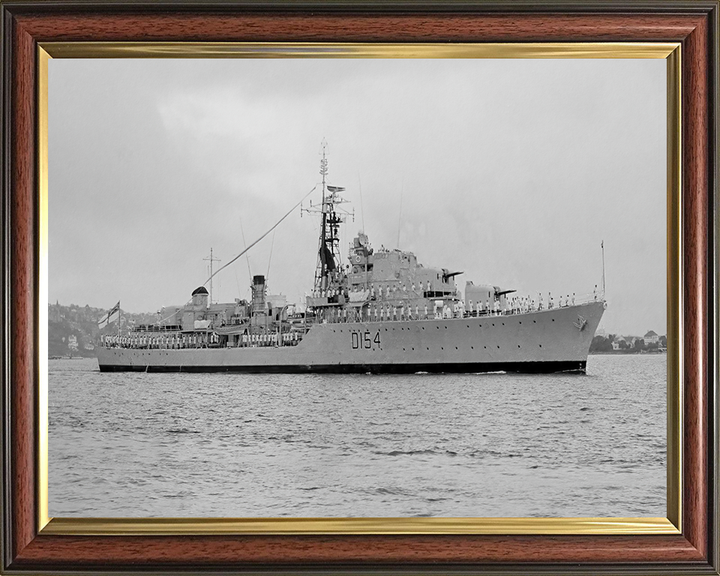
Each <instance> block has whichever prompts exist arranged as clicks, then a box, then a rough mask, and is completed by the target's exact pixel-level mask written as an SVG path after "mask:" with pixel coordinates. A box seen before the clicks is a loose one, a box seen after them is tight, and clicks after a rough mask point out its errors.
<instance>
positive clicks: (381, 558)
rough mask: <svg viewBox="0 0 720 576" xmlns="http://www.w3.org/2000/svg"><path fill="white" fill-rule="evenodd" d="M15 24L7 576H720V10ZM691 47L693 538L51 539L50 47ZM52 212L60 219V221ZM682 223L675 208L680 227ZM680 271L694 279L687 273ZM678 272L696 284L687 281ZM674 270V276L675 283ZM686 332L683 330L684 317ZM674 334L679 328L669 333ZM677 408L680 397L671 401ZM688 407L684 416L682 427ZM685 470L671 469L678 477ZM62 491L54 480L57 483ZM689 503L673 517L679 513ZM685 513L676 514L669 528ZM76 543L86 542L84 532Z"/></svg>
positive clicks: (157, 17) (180, 7)
mask: <svg viewBox="0 0 720 576" xmlns="http://www.w3.org/2000/svg"><path fill="white" fill-rule="evenodd" d="M1 9H2V86H1V91H2V130H3V132H2V142H3V156H2V171H1V174H2V201H3V204H2V219H3V228H2V229H3V235H2V258H3V266H2V274H3V283H2V284H3V307H2V312H1V313H0V314H2V317H3V328H4V335H3V338H2V343H3V347H2V368H3V375H2V383H3V396H2V402H3V411H2V414H3V436H2V438H3V444H2V449H3V459H2V462H3V468H2V472H3V476H2V483H3V503H2V504H3V505H2V509H3V523H2V531H3V532H2V546H3V549H2V564H1V565H0V567H1V568H2V571H3V572H7V573H13V574H15V573H37V572H38V571H42V572H47V573H59V572H61V571H65V572H66V571H73V572H81V571H87V572H94V573H96V572H110V571H125V572H128V571H129V572H132V571H188V570H189V571H193V572H198V571H222V572H251V573H268V572H273V573H289V572H293V573H298V572H308V573H337V572H347V573H368V572H397V573H402V572H418V573H431V572H454V571H457V572H470V573H479V572H483V573H515V572H523V573H527V572H565V573H569V572H572V573H599V572H604V573H621V572H622V573H630V572H636V573H637V572H642V573H650V572H652V573H666V574H680V573H690V572H692V573H699V574H718V573H719V572H718V566H719V565H720V564H719V561H718V555H719V554H720V546H719V543H718V508H717V503H718V488H717V480H718V478H717V461H718V426H717V425H718V421H717V415H718V403H717V402H718V395H717V361H718V354H717V319H718V317H717V314H718V310H717V303H718V291H717V290H718V282H717V248H716V242H717V239H716V234H717V208H716V199H717V167H718V161H717V151H718V148H717V73H718V57H717V49H718V46H717V43H718V36H717V26H718V2H717V1H711V2H705V1H698V2H685V1H678V0H670V1H667V2H665V1H657V2H650V3H648V2H635V3H630V2H627V1H621V2H609V3H608V2H595V1H592V2H583V3H574V2H567V3H565V2H563V3H559V2H556V3H543V4H525V3H518V2H513V3H484V2H453V3H442V4H441V3H439V2H438V3H436V2H430V3H428V2H409V3H390V2H325V3H316V4H312V3H302V4H297V3H292V2H289V1H288V2H274V3H268V2H228V3H211V2H197V1H195V2H162V1H160V0H148V1H145V2H143V1H138V2H122V3H112V2H98V1H95V0H90V1H87V2H86V1H82V0H76V1H66V0H59V1H57V2H41V1H37V0H35V1H27V2H25V1H14V0H11V1H5V2H2V4H1ZM139 41H141V42H145V43H147V42H151V43H153V42H157V43H170V42H205V43H211V42H213V43H215V42H219V43H222V42H254V43H260V42H275V43H279V42H283V43H287V42H291V43H299V42H303V43H305V42H309V43H318V42H323V43H404V44H413V43H518V44H521V45H522V44H529V43H537V42H543V43H550V42H553V43H561V42H564V43H575V42H588V43H603V42H615V43H617V42H653V43H678V44H679V47H680V50H679V52H677V53H676V54H677V58H678V61H677V62H671V63H670V65H673V66H674V65H677V66H679V70H680V71H681V90H680V91H679V92H678V96H679V101H678V105H679V110H680V111H681V113H680V115H679V117H678V122H679V124H680V125H681V126H682V129H681V132H680V138H679V139H678V142H677V150H669V156H672V155H673V154H676V155H677V157H679V158H681V159H682V161H681V168H682V170H681V171H674V168H673V163H672V162H669V164H668V171H669V173H668V179H669V181H672V180H673V178H675V179H677V181H678V182H677V184H678V187H679V188H680V189H681V190H682V195H681V196H680V198H681V204H680V206H678V209H679V214H677V217H678V222H679V223H680V230H679V234H680V245H682V247H683V250H682V253H677V254H670V255H669V264H670V265H669V271H670V272H672V271H677V273H678V274H679V275H680V277H679V278H678V279H677V284H678V286H679V290H678V296H679V298H680V299H681V300H680V307H681V310H682V316H681V317H682V326H680V327H676V328H678V334H679V335H681V339H679V341H678V343H677V345H678V349H679V356H680V359H681V362H680V363H679V364H678V370H679V374H680V380H681V382H682V386H681V388H679V389H681V390H682V397H681V398H679V400H680V402H678V404H679V405H678V406H676V407H675V408H677V412H678V414H679V415H680V416H679V417H680V419H681V420H682V437H681V438H680V440H679V442H678V444H679V445H678V446H677V447H676V448H677V453H678V455H679V461H678V462H676V464H677V469H678V472H679V473H678V479H677V480H678V484H679V485H681V486H682V489H681V490H679V495H680V499H681V501H678V502H677V503H676V504H677V510H678V515H677V517H676V518H674V517H670V521H671V523H672V524H673V525H674V526H679V529H673V530H658V531H656V532H655V533H652V531H648V530H645V531H643V530H641V529H638V530H633V528H632V526H630V527H627V526H626V530H625V533H622V531H617V530H615V531H612V530H608V531H602V530H601V531H599V532H598V531H593V530H587V531H585V532H584V533H579V532H578V531H577V530H575V531H573V526H576V527H577V526H580V525H582V524H575V525H573V524H572V523H566V524H565V526H564V527H563V525H562V523H560V524H559V525H558V526H555V528H554V529H552V528H546V529H545V530H539V531H536V532H535V533H527V532H523V531H522V530H514V529H513V527H512V526H508V525H503V524H502V523H500V522H498V523H496V525H495V528H493V527H492V525H491V526H490V529H488V530H484V531H482V530H481V531H477V530H476V531H474V532H473V531H472V530H470V531H464V530H463V529H462V526H459V527H458V526H455V527H451V528H450V529H445V530H442V529H436V530H432V529H430V530H425V531H419V530H417V529H413V528H412V527H411V528H410V529H408V530H403V529H402V528H400V529H394V530H388V531H382V530H377V529H376V528H375V529H371V530H355V531H353V530H347V529H346V530H344V531H343V530H335V531H333V530H318V529H316V528H315V529H313V528H312V527H310V528H308V527H303V526H299V527H298V526H296V527H295V528H292V529H289V530H286V531H285V532H284V533H279V532H277V531H273V530H265V529H262V528H261V529H259V530H256V531H252V530H245V531H242V530H240V531H238V530H237V528H233V527H230V528H229V529H223V526H222V523H216V524H215V525H213V526H211V528H210V529H207V530H203V531H201V532H202V533H199V532H198V531H197V530H195V527H194V526H193V525H192V523H190V525H189V526H188V525H187V524H183V523H176V525H174V527H169V526H168V525H167V523H166V524H164V525H162V524H159V525H155V526H153V525H152V523H150V525H149V527H147V523H145V524H146V528H145V529H142V526H143V522H142V521H139V522H136V523H134V524H133V523H130V524H122V523H117V522H115V523H112V522H108V523H107V525H105V526H104V527H103V526H100V527H98V525H97V524H96V525H95V527H94V528H93V527H89V528H86V529H84V530H83V529H82V526H80V525H77V524H76V525H74V530H70V529H66V530H63V528H62V526H60V527H59V528H58V527H57V526H55V527H53V525H52V524H49V525H47V526H46V525H45V522H44V521H43V518H44V516H46V515H47V511H46V510H43V509H42V508H43V506H44V505H46V501H45V503H43V499H42V498H41V494H40V491H41V490H40V489H39V488H38V486H40V485H41V482H40V480H41V479H42V476H43V474H46V473H47V470H46V468H45V464H44V463H43V461H42V457H41V456H42V454H43V450H45V451H46V450H47V446H46V445H44V443H45V441H46V436H44V434H46V428H45V429H43V421H42V416H41V411H40V409H39V407H40V406H41V405H42V403H43V390H42V388H41V384H40V383H41V381H42V379H43V378H42V374H41V352H42V348H41V346H39V345H38V342H39V341H40V340H41V338H42V335H43V334H44V332H43V328H42V325H41V324H42V321H43V318H45V320H46V317H45V314H46V311H43V310H41V305H40V304H39V302H40V294H41V292H42V290H43V288H42V286H41V283H42V282H41V277H42V274H41V271H40V268H41V262H40V260H41V255H40V252H41V241H40V237H41V231H42V229H43V226H45V227H46V226H47V223H46V222H43V221H42V219H41V215H42V214H43V212H42V210H41V201H42V199H41V197H40V195H39V192H38V190H40V189H41V188H42V186H43V185H44V186H45V187H46V186H47V182H46V181H45V182H44V183H43V179H46V176H47V170H46V168H45V167H44V166H43V165H42V162H41V161H40V160H42V159H43V158H45V157H46V150H43V147H44V146H46V142H43V138H42V137H41V135H42V134H43V121H44V119H43V117H42V116H43V114H42V110H43V109H44V108H43V106H46V104H47V103H46V102H42V93H41V92H40V91H39V90H38V86H39V84H40V82H41V76H42V74H43V65H46V61H45V60H44V57H43V45H44V44H48V43H52V44H54V45H55V46H56V48H57V47H58V46H60V47H62V46H64V49H65V50H73V45H75V46H78V44H77V43H81V42H96V43H97V42H104V43H108V42H111V43H112V42H139ZM45 213H46V212H45ZM669 218H670V219H672V218H673V215H672V210H671V211H670V212H669ZM673 257H675V258H676V259H677V260H681V263H680V265H679V266H674V265H673V264H672V262H671V261H672V259H673ZM680 270H681V271H682V272H681V273H680ZM670 272H669V273H670ZM669 321H670V320H669ZM669 328H670V327H669ZM669 402H670V403H672V399H669ZM672 409H673V406H672V405H671V406H670V411H671V412H672ZM669 466H670V467H671V468H672V466H673V463H672V462H670V463H669ZM45 480H46V478H45ZM672 507H673V502H670V503H669V508H671V509H672ZM670 516H672V515H670ZM66 528H67V527H66ZM70 528H73V527H72V526H71V527H70Z"/></svg>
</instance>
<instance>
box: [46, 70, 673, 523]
mask: <svg viewBox="0 0 720 576" xmlns="http://www.w3.org/2000/svg"><path fill="white" fill-rule="evenodd" d="M666 92H667V63H666V61H665V60H663V59H632V58H628V59H611V58H603V59H576V58H573V59H563V58H552V59H510V58H507V59H492V58H434V59H426V58H409V59H407V58H318V57H310V58H278V57H275V58H223V59H210V58H194V59H183V58H167V59H159V58H158V59H153V58H142V59H132V58H111V59H83V58H77V59H73V58H69V59H57V60H50V61H49V63H48V163H49V165H48V202H49V207H48V223H49V231H48V244H49V246H48V263H49V271H48V302H47V306H48V356H49V359H48V395H49V397H48V420H49V434H48V440H49V448H48V455H49V463H48V478H49V484H48V504H49V514H50V516H55V517H77V518H81V517H103V518H105V517H133V518H138V517H150V518H163V517H188V518H360V517H362V518H369V517H373V518H405V517H408V518H413V517H438V518H443V517H447V518H486V517H495V518H497V517H508V518H524V517H551V518H560V517H600V518H603V517H604V518H612V517H652V518H655V517H658V518H659V517H665V516H666V515H667V496H666V492H667V480H666V476H667V406H668V401H667V379H668V370H667V365H668V363H667V347H668V341H667V338H668V336H667V309H668V296H667V285H668V278H667V254H668V233H667V229H668V215H667V194H668V191H667V190H668V185H667V178H668V176H667V174H668V172H667V154H668V153H667V149H668V144H667V96H666Z"/></svg>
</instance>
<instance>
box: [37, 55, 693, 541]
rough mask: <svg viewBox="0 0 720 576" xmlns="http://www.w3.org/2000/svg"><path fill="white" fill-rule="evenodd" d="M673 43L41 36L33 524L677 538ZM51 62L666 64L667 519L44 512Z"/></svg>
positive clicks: (92, 529) (128, 531) (77, 529)
mask: <svg viewBox="0 0 720 576" xmlns="http://www.w3.org/2000/svg"><path fill="white" fill-rule="evenodd" d="M680 50H681V47H680V44H679V43H661V42H597V43H587V42H580V43H568V42H565V43H527V44H519V43H506V44H470V43H463V44H358V43H317V44H316V43H303V42H300V43H219V42H212V43H187V42H145V43H143V42H41V43H40V44H39V46H38V60H37V73H38V84H37V85H38V93H37V102H38V131H37V134H38V136H37V151H38V154H37V158H38V159H37V170H38V187H39V190H38V208H39V214H40V218H39V222H40V230H39V269H38V275H39V277H38V282H39V290H38V297H39V306H38V310H39V311H40V312H39V315H38V322H39V326H38V338H39V342H38V351H39V354H38V364H39V365H38V373H39V374H40V377H39V381H38V395H37V398H38V400H37V406H36V408H37V416H38V418H37V422H38V445H37V455H38V456H37V464H38V479H37V482H38V485H37V493H38V528H39V530H40V532H41V533H42V534H75V535H143V534H146V535H150V534H153V535H180V534H585V535H609V534H616V535H619V534H679V533H680V532H681V529H682V526H681V524H680V521H681V518H682V508H681V502H682V452H681V446H682V442H681V440H682V404H683V403H682V382H681V380H680V374H681V373H682V370H681V368H682V353H681V349H680V342H682V326H683V323H682V308H681V305H680V304H681V296H682V294H681V282H680V278H681V273H682V260H681V255H682V246H681V236H680V231H681V222H682V214H681V212H680V206H681V182H682V157H681V150H680V134H681V110H680V106H681V98H680V95H681V68H680V63H681V58H680ZM52 58H566V59H578V58H580V59H583V58H654V59H665V60H667V158H668V162H667V254H668V256H667V290H668V292H667V293H668V299H667V312H668V325H667V334H668V388H667V392H668V416H667V422H668V430H667V518H157V519H154V518H152V519H151V518H50V517H49V515H48V371H47V321H48V318H47V305H48V266H47V264H48V217H49V215H48V61H49V60H50V59H52Z"/></svg>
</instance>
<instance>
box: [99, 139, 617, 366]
mask: <svg viewBox="0 0 720 576" xmlns="http://www.w3.org/2000/svg"><path fill="white" fill-rule="evenodd" d="M320 174H321V175H322V184H321V185H322V202H321V203H320V204H319V205H315V206H314V207H313V206H312V205H311V208H310V209H306V210H309V211H314V212H316V213H317V214H318V215H319V217H320V220H321V221H320V239H319V250H318V255H317V266H316V270H315V279H314V286H313V290H312V293H311V294H309V295H307V296H306V299H305V302H304V303H303V305H302V306H299V305H295V304H288V302H287V301H286V298H285V297H284V296H277V295H273V294H271V293H269V292H268V287H267V285H266V279H265V277H264V276H262V275H256V276H254V277H253V279H252V286H251V294H252V296H251V298H250V300H246V299H236V300H235V301H234V302H228V303H214V302H212V300H211V298H210V294H209V293H208V290H207V289H206V288H205V286H200V287H198V288H197V289H195V290H194V291H193V292H192V295H191V299H190V301H189V302H188V303H187V304H185V305H183V306H175V307H168V308H165V309H163V311H162V315H161V316H162V317H161V319H160V320H159V321H158V322H156V323H154V324H148V325H140V326H135V327H133V328H132V329H131V330H129V331H127V332H123V333H121V332H117V333H116V334H105V335H103V336H102V337H101V345H100V346H99V347H98V349H97V353H98V363H99V367H100V370H101V371H103V372H112V371H116V372H117V371H141V372H280V373H297V372H333V373H349V372H357V373H415V372H432V373H442V372H465V373H474V372H498V371H506V372H527V373H549V372H579V373H583V372H585V368H586V363H587V356H588V352H589V348H590V342H591V340H592V338H593V336H594V334H595V330H596V329H597V326H598V324H599V323H600V319H601V317H602V315H603V311H604V310H605V307H606V303H605V300H604V293H598V291H597V287H596V288H595V290H594V292H593V294H592V295H588V296H586V297H585V298H583V299H580V298H578V299H577V300H576V298H575V296H574V295H572V296H571V295H570V294H568V295H567V296H564V297H560V298H559V299H558V301H557V302H556V301H555V300H554V299H553V298H552V296H551V295H549V294H548V295H547V297H543V295H541V294H536V297H530V296H525V297H520V296H519V295H518V293H517V292H516V290H514V289H505V288H501V287H500V286H494V285H490V284H478V285H476V284H475V283H474V282H472V281H467V282H466V283H465V289H464V294H463V293H461V291H460V290H459V289H458V286H457V284H456V278H457V276H459V275H460V274H462V272H457V271H450V270H448V269H446V268H432V267H426V266H424V265H422V264H420V263H419V262H418V259H417V258H416V256H415V254H413V253H412V252H407V251H402V250H399V249H394V250H388V249H385V248H381V249H379V250H375V249H373V248H372V247H371V244H370V242H369V239H368V237H367V235H366V234H364V233H363V232H360V233H358V234H357V236H356V237H355V238H354V239H353V241H352V243H351V244H350V246H349V254H348V261H347V263H346V264H345V263H343V258H342V255H341V250H340V239H339V238H340V235H339V231H340V227H341V225H342V224H343V223H344V222H345V220H346V216H347V212H345V211H344V210H343V209H342V207H341V206H340V205H341V204H342V203H344V202H345V200H344V198H343V192H344V188H342V187H338V186H331V185H329V184H327V183H326V178H327V175H328V162H327V158H326V156H325V153H324V151H323V156H322V159H321V164H320ZM211 259H212V256H211ZM211 265H212V260H211ZM211 278H212V273H211ZM116 309H119V305H118V306H117V307H116ZM116 309H114V310H116ZM105 320H106V322H107V318H106V319H105Z"/></svg>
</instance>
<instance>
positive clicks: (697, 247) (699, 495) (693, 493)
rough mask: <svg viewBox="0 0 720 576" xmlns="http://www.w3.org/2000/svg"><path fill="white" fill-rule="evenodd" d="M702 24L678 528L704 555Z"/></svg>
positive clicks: (687, 188) (688, 65)
mask: <svg viewBox="0 0 720 576" xmlns="http://www.w3.org/2000/svg"><path fill="white" fill-rule="evenodd" d="M707 29H708V24H707V22H705V21H703V22H701V23H699V24H698V26H697V28H695V30H694V31H693V33H692V34H690V35H689V36H688V38H687V39H686V41H685V44H684V46H683V48H684V50H685V53H686V56H685V57H684V58H683V126H684V129H683V155H684V158H685V162H684V171H685V172H684V176H683V185H684V190H683V203H684V206H683V212H684V214H685V218H684V226H683V228H684V231H683V237H684V238H683V242H684V266H685V271H684V275H685V277H684V290H685V305H684V316H685V317H684V331H685V332H684V346H683V348H684V356H685V364H684V379H685V383H686V393H685V415H684V417H685V431H684V444H685V445H684V452H685V453H684V462H683V466H684V470H683V472H684V482H685V495H684V496H685V497H684V500H683V526H684V527H683V533H684V535H685V537H686V538H687V539H688V541H689V542H690V543H692V544H693V546H695V547H696V548H697V549H698V551H699V552H700V553H701V554H703V556H705V555H706V554H707V552H708V542H707V532H708V526H707V520H708V519H707V506H708V486H707V470H708V467H707V465H708V463H707V457H708V454H707V435H708V428H707V410H708V405H707V378H708V375H709V371H708V370H709V366H708V349H707V344H708V338H707V320H708V294H709V292H710V293H711V292H712V289H711V288H710V290H709V287H708V277H707V250H708V243H707V241H708V234H709V230H708V227H707V219H706V218H705V217H704V215H705V214H707V209H708V202H709V186H710V182H709V181H708V136H709V125H708V114H709V101H708V88H709V87H708V83H707V79H708V77H709V74H708V65H709V58H708V56H709V54H708V51H709V45H708V36H707Z"/></svg>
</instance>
